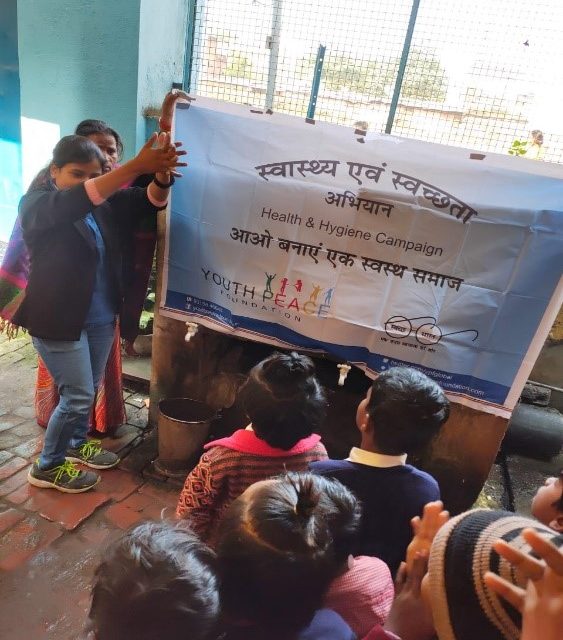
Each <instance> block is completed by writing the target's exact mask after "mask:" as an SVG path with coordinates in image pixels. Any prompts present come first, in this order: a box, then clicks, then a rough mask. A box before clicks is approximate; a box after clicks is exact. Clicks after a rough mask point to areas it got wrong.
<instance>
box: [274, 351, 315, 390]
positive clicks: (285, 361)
mask: <svg viewBox="0 0 563 640" xmlns="http://www.w3.org/2000/svg"><path fill="white" fill-rule="evenodd" d="M276 355H277V356H278V357H277V358H272V359H271V360H270V361H269V362H267V363H265V364H264V369H263V374H264V378H265V379H266V380H267V381H268V382H269V383H270V384H273V385H278V384H282V385H285V384H287V383H288V382H290V381H292V382H298V381H305V380H307V379H308V378H310V377H311V376H313V375H314V374H315V365H314V363H313V361H312V360H311V359H310V358H308V357H307V356H302V355H300V354H299V353H296V352H295V351H292V352H291V353H289V354H281V353H280V354H276Z"/></svg>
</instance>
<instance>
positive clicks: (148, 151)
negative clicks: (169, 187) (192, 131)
mask: <svg viewBox="0 0 563 640" xmlns="http://www.w3.org/2000/svg"><path fill="white" fill-rule="evenodd" d="M180 144H181V143H180ZM155 145H156V146H155ZM184 155H186V152H185V151H182V150H180V149H179V144H178V143H176V144H174V143H172V142H171V140H170V134H169V133H164V132H163V133H160V134H156V133H153V135H152V136H151V137H150V138H149V139H148V140H147V142H146V143H145V144H144V145H143V147H142V148H141V150H140V151H139V153H138V154H137V156H136V157H135V159H134V162H135V165H136V168H137V169H138V171H139V174H143V173H167V172H169V171H172V170H173V169H174V168H175V167H185V166H186V163H185V162H180V159H181V156H184Z"/></svg>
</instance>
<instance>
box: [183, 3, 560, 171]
mask: <svg viewBox="0 0 563 640" xmlns="http://www.w3.org/2000/svg"><path fill="white" fill-rule="evenodd" d="M412 6H413V1H412V0H379V1H378V2H371V1H369V0H356V1H355V2H349V1H348V0H317V1H316V2H309V1H307V0H269V1H266V2H253V1H251V0H197V3H196V24H195V30H194V44H193V56H192V74H191V86H190V89H191V90H192V91H194V92H195V93H199V94H201V95H205V96H209V97H215V98H219V99H222V100H228V101H233V102H240V103H248V104H252V105H255V106H260V107H266V108H268V107H271V108H272V109H274V110H276V111H282V112H284V113H290V114H294V115H298V116H305V114H306V112H307V107H308V104H309V99H310V93H311V86H312V81H313V68H314V62H315V57H316V54H317V50H318V47H319V45H320V44H322V45H324V46H326V54H325V58H324V64H323V71H322V77H321V84H320V89H319V93H318V102H317V107H316V112H315V117H316V118H318V119H321V120H328V121H331V122H337V123H339V124H343V125H348V126H354V125H357V124H358V123H359V124H366V125H367V126H368V129H369V130H370V131H374V132H383V131H384V130H385V126H386V123H387V120H388V117H389V111H390V105H391V99H392V95H393V90H394V87H395V81H396V79H397V75H398V70H399V63H400V59H401V54H402V52H403V45H404V42H405V36H406V33H407V27H408V24H409V19H410V18H411V10H412ZM562 32H563V3H561V2H560V0H536V1H535V2H528V1H527V0H497V1H496V2H490V1H489V0H475V1H474V2H465V1H464V0H420V6H419V9H418V14H417V16H416V22H415V27H414V32H413V37H412V42H411V45H410V50H409V56H408V60H407V64H406V68H405V71H404V74H403V77H402V89H401V93H400V98H399V104H398V108H397V111H396V113H395V116H394V119H393V124H392V130H391V131H392V133H394V134H396V135H401V136H406V137H413V138H418V139H421V140H427V141H430V142H438V143H442V144H450V145H454V146H464V147H470V148H475V149H478V150H481V151H489V152H498V153H508V151H509V149H510V148H511V146H512V145H513V143H514V141H515V140H520V141H524V142H527V141H528V140H529V134H530V132H531V130H533V129H540V130H542V132H543V134H544V144H543V148H542V150H541V158H542V159H544V160H546V161H552V162H563V118H562V117H561V115H560V105H561V103H562V102H563V65H561V64H560V61H561V60H562V59H563V38H561V33H562ZM273 63H274V64H273ZM272 85H275V86H274V87H273V100H271V101H269V100H268V97H269V96H270V95H271V93H272ZM269 102H271V104H270V103H269Z"/></svg>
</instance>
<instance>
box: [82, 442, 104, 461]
mask: <svg viewBox="0 0 563 640" xmlns="http://www.w3.org/2000/svg"><path fill="white" fill-rule="evenodd" d="M101 444H102V441H101V440H88V442H85V443H84V444H81V445H80V446H79V447H78V450H79V451H80V453H81V454H82V456H84V458H85V459H86V460H89V459H90V458H93V457H94V456H97V455H98V454H99V453H101V452H102V447H100V445H101Z"/></svg>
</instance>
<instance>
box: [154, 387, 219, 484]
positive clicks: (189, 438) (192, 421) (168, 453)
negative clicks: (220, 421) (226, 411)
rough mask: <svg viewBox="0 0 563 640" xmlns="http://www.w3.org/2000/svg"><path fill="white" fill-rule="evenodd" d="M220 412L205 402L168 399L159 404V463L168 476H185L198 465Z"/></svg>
mask: <svg viewBox="0 0 563 640" xmlns="http://www.w3.org/2000/svg"><path fill="white" fill-rule="evenodd" d="M215 418H217V412H216V411H215V410H214V409H212V408H211V407H210V406H209V405H207V404H205V402H201V401H199V400H192V399H191V398H169V399H167V400H161V401H160V402H159V403H158V460H156V462H155V466H156V468H157V469H158V471H159V472H160V473H163V474H164V475H167V476H173V477H175V476H182V475H183V476H185V475H186V474H187V473H188V472H189V471H190V470H191V469H192V468H193V467H194V465H195V464H196V462H197V459H198V457H199V455H200V454H201V450H202V447H203V444H204V443H205V441H206V439H207V438H208V437H209V431H210V425H211V423H212V422H213V420H214V419H215Z"/></svg>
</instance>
